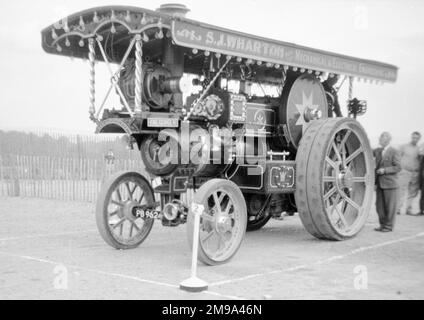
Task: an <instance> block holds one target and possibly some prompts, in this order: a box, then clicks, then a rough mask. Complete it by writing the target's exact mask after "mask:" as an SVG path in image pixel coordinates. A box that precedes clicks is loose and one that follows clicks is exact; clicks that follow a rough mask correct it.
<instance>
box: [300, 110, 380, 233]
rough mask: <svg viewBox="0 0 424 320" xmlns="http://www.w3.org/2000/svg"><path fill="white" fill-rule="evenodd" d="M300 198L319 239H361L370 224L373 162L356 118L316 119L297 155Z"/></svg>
mask: <svg viewBox="0 0 424 320" xmlns="http://www.w3.org/2000/svg"><path fill="white" fill-rule="evenodd" d="M296 166H297V175H296V192H295V199H296V205H297V208H298V212H299V216H300V218H301V220H302V223H303V225H304V227H305V228H306V230H307V231H308V232H309V233H310V234H312V235H313V236H315V237H317V238H319V239H327V240H344V239H349V238H352V237H354V236H356V235H357V234H358V233H359V232H360V231H361V230H362V228H363V227H364V225H365V222H366V220H367V217H368V214H369V211H370V208H371V202H372V198H373V190H374V161H373V158H372V149H371V147H370V144H369V141H368V137H367V135H366V133H365V130H364V129H363V127H362V126H361V125H360V123H359V122H357V121H356V120H354V119H350V118H332V119H325V120H317V121H313V122H312V123H311V124H310V126H309V127H308V129H307V130H306V132H305V133H304V135H303V137H302V140H301V143H300V145H299V149H298V152H297V155H296Z"/></svg>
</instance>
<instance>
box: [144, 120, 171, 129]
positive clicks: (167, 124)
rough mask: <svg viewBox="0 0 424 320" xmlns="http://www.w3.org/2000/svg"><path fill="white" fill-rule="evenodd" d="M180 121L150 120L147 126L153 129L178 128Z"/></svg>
mask: <svg viewBox="0 0 424 320" xmlns="http://www.w3.org/2000/svg"><path fill="white" fill-rule="evenodd" d="M178 124H179V123H178V119H167V118H149V119H147V126H148V127H153V128H178Z"/></svg>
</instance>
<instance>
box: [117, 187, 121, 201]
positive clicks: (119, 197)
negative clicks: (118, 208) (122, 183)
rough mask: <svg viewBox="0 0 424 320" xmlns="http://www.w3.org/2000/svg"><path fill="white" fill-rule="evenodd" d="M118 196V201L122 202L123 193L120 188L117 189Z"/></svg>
mask: <svg viewBox="0 0 424 320" xmlns="http://www.w3.org/2000/svg"><path fill="white" fill-rule="evenodd" d="M116 195H117V196H118V201H119V202H122V196H121V191H119V188H118V189H116Z"/></svg>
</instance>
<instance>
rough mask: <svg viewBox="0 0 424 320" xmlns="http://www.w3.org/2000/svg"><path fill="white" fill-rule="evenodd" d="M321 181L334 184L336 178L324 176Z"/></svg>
mask: <svg viewBox="0 0 424 320" xmlns="http://www.w3.org/2000/svg"><path fill="white" fill-rule="evenodd" d="M322 181H323V182H333V183H334V182H336V177H334V176H324V177H323V178H322Z"/></svg>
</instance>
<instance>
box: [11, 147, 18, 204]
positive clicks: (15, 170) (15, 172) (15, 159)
mask: <svg viewBox="0 0 424 320" xmlns="http://www.w3.org/2000/svg"><path fill="white" fill-rule="evenodd" d="M12 163H13V165H12V172H13V173H12V176H13V189H12V190H13V191H12V192H13V194H12V196H13V197H19V195H20V190H19V156H18V155H15V157H13V162H12Z"/></svg>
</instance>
